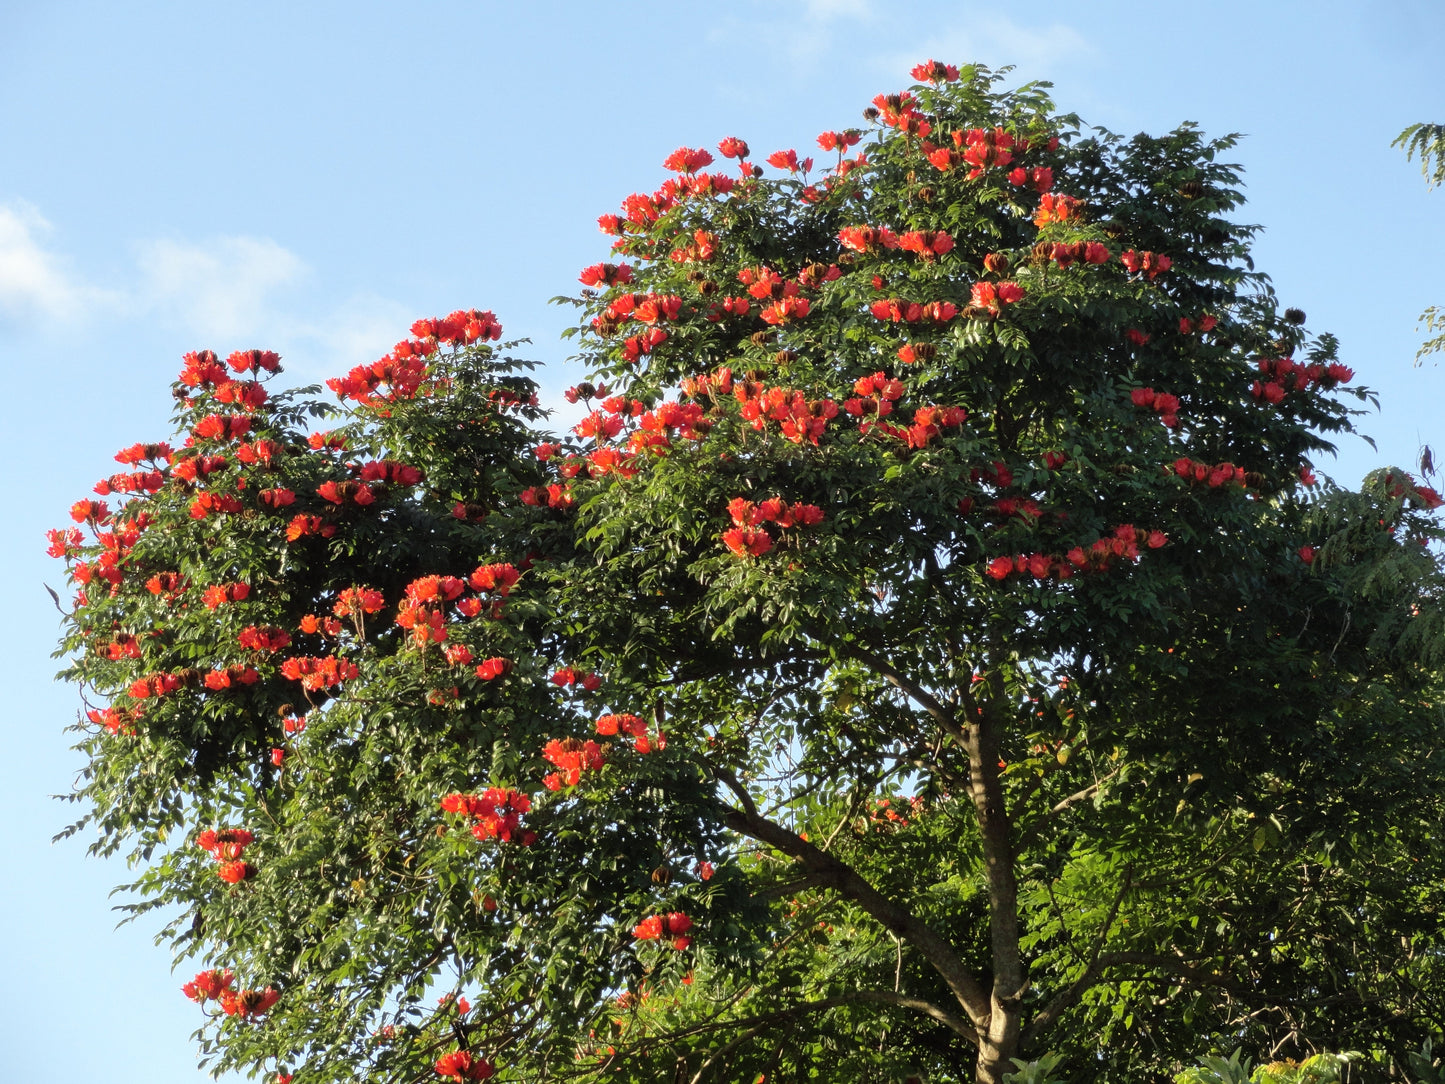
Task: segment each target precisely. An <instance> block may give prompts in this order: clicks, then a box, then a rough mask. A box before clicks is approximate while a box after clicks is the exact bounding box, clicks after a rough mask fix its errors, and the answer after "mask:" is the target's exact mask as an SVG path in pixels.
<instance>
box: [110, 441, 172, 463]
mask: <svg viewBox="0 0 1445 1084" xmlns="http://www.w3.org/2000/svg"><path fill="white" fill-rule="evenodd" d="M173 454H174V453H173V452H172V451H171V446H170V445H169V444H167V443H166V442H165V441H161V442H159V443H157V444H132V445H131V446H130V447H129V448H122V449H121V450H120V451H118V452H116V453H115V461H116V462H117V463H128V464H131V465H136V464H139V463H168V462H170V459H171V456H172V455H173Z"/></svg>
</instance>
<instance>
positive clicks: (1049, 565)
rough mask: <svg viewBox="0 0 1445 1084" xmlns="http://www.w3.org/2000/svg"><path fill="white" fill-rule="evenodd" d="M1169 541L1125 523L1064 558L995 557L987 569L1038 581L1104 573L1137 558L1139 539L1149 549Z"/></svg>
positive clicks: (1034, 555)
mask: <svg viewBox="0 0 1445 1084" xmlns="http://www.w3.org/2000/svg"><path fill="white" fill-rule="evenodd" d="M1168 541H1169V539H1168V537H1167V536H1166V535H1165V534H1164V532H1162V531H1149V532H1147V533H1145V532H1141V531H1139V530H1138V529H1137V528H1135V527H1134V526H1133V525H1132V524H1129V523H1125V524H1123V525H1122V526H1119V527H1115V528H1114V534H1113V536H1112V537H1109V538H1100V539H1098V540H1096V541H1095V542H1093V543H1092V544H1091V545H1090V546H1089V548H1088V549H1084V548H1083V547H1082V546H1075V547H1074V548H1073V549H1071V550H1069V552H1068V553H1066V554H1064V555H1063V556H1062V557H1059V556H1053V555H1050V554H1046V553H1032V554H1019V555H1017V556H1015V557H995V558H994V559H993V560H992V561H990V562H989V563H988V567H987V569H986V571H987V572H988V574H989V575H990V576H991V577H993V578H994V579H996V580H1003V579H1007V578H1008V577H1009V576H1010V575H1012V574H1028V575H1031V576H1033V577H1034V578H1035V579H1039V580H1044V579H1048V578H1049V576H1051V575H1052V576H1056V577H1057V578H1059V579H1060V580H1066V579H1068V578H1069V577H1070V576H1072V575H1073V574H1074V573H1075V572H1076V571H1081V572H1082V571H1091V572H1102V571H1104V570H1105V569H1107V568H1109V567H1110V566H1111V565H1112V564H1113V563H1114V562H1115V561H1117V560H1119V559H1125V560H1131V561H1132V560H1137V559H1138V558H1139V543H1140V542H1143V543H1144V544H1145V545H1146V546H1148V547H1149V548H1150V549H1158V548H1159V547H1161V546H1163V545H1165V544H1167V543H1168Z"/></svg>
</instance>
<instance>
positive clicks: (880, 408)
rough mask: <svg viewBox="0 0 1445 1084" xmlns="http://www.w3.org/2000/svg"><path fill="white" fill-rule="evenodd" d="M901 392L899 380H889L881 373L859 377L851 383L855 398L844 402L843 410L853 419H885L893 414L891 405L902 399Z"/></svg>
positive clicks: (901, 386) (901, 387)
mask: <svg viewBox="0 0 1445 1084" xmlns="http://www.w3.org/2000/svg"><path fill="white" fill-rule="evenodd" d="M903 390H904V389H903V382H902V381H901V380H894V379H890V378H889V377H887V376H885V375H884V374H883V373H874V374H873V375H872V376H863V377H859V378H858V379H857V380H855V381H854V382H853V393H854V396H855V397H854V398H852V399H847V400H845V401H844V403H843V409H844V410H846V411H847V412H848V413H849V414H852V415H853V416H854V417H863V416H864V415H870V416H877V417H879V418H883V417H887V416H888V415H889V414H891V413H893V404H894V403H896V402H897V401H898V400H899V399H901V398H902V397H903Z"/></svg>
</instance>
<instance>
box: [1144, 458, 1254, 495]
mask: <svg viewBox="0 0 1445 1084" xmlns="http://www.w3.org/2000/svg"><path fill="white" fill-rule="evenodd" d="M1164 469H1165V470H1166V471H1172V472H1173V473H1174V474H1176V475H1178V476H1179V477H1180V478H1183V479H1184V480H1185V481H1187V482H1189V483H1191V484H1193V483H1196V482H1198V483H1201V484H1203V485H1207V486H1208V487H1209V488H1210V489H1218V488H1219V487H1220V486H1227V485H1239V486H1247V485H1249V484H1250V482H1251V480H1253V481H1258V480H1259V479H1258V476H1257V475H1256V476H1255V477H1254V478H1253V479H1251V477H1250V474H1249V472H1247V471H1246V470H1245V469H1244V468H1243V467H1237V466H1235V465H1234V464H1233V463H1216V464H1214V465H1213V466H1210V465H1209V464H1208V463H1200V462H1198V461H1197V460H1193V459H1190V458H1188V457H1187V456H1180V457H1179V458H1178V459H1176V460H1175V461H1174V462H1173V463H1171V464H1169V465H1168V466H1167V467H1165V468H1164Z"/></svg>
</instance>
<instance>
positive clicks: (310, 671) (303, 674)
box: [281, 655, 361, 692]
mask: <svg viewBox="0 0 1445 1084" xmlns="http://www.w3.org/2000/svg"><path fill="white" fill-rule="evenodd" d="M360 675H361V670H360V669H358V668H357V665H356V664H355V663H354V662H351V661H350V660H349V659H338V658H336V657H335V656H332V655H326V656H323V657H321V658H314V657H312V656H310V655H299V656H297V657H295V658H291V659H287V660H286V661H285V662H283V663H282V664H281V676H282V677H285V678H288V679H290V680H291V681H299V682H301V687H302V688H303V689H305V690H306V691H307V692H316V691H318V690H320V689H329V688H331V687H332V686H333V685H340V684H341V683H342V682H343V681H350V680H351V679H352V678H355V677H359V676H360Z"/></svg>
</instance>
